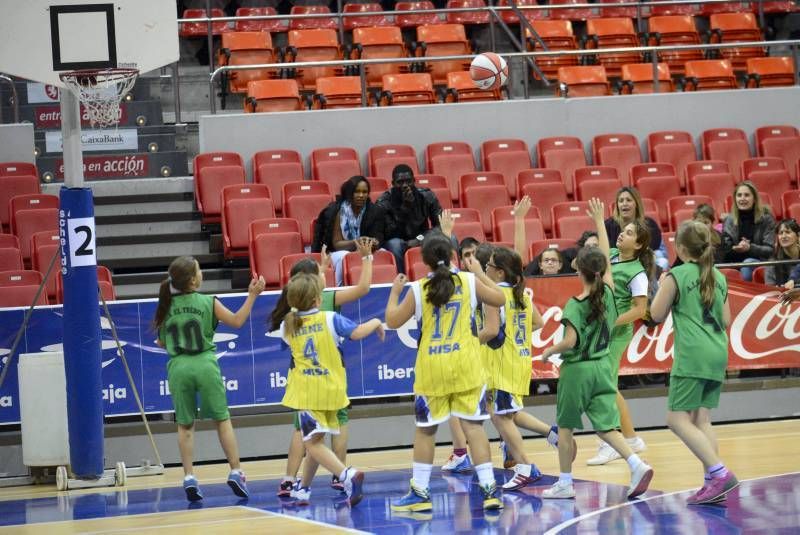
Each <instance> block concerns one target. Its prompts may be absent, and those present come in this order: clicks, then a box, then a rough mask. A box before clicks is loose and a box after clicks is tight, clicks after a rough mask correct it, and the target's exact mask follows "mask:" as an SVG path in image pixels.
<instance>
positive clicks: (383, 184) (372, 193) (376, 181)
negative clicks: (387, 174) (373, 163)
mask: <svg viewBox="0 0 800 535" xmlns="http://www.w3.org/2000/svg"><path fill="white" fill-rule="evenodd" d="M366 179H367V182H369V198H370V200H371V201H372V202H376V201H377V200H378V197H380V196H381V195H382V194H383V192H385V191H387V190H388V189H389V188H390V187H391V183H390V182H389V179H388V178H381V177H376V176H368V177H366Z"/></svg>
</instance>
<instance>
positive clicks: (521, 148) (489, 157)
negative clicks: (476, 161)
mask: <svg viewBox="0 0 800 535" xmlns="http://www.w3.org/2000/svg"><path fill="white" fill-rule="evenodd" d="M481 163H482V165H483V169H484V171H497V172H499V173H502V174H503V177H504V179H505V183H506V187H507V189H508V195H509V196H510V197H513V196H514V195H516V193H517V184H516V180H517V174H519V172H520V171H523V170H525V169H530V168H531V167H532V165H533V162H532V161H531V154H530V150H529V149H528V144H527V143H525V142H524V141H523V140H521V139H492V140H489V141H484V142H483V143H482V144H481Z"/></svg>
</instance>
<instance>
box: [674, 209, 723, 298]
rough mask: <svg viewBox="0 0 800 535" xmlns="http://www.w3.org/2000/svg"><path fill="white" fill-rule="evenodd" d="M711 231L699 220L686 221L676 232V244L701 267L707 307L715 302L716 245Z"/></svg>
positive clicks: (701, 286)
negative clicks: (714, 245) (712, 243)
mask: <svg viewBox="0 0 800 535" xmlns="http://www.w3.org/2000/svg"><path fill="white" fill-rule="evenodd" d="M710 235H711V231H710V230H709V229H708V227H707V226H706V225H704V224H703V223H700V222H699V221H694V220H691V221H684V222H683V223H681V226H680V227H678V232H677V233H676V234H675V244H676V245H680V246H681V247H683V248H684V249H685V250H686V252H687V253H688V255H689V257H690V258H691V259H692V260H694V261H695V262H696V263H697V267H699V268H700V300H701V301H702V302H703V306H704V307H705V308H711V306H712V305H713V304H714V288H715V286H716V284H717V281H716V280H715V279H714V247H713V245H711V239H710Z"/></svg>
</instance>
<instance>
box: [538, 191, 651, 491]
mask: <svg viewBox="0 0 800 535" xmlns="http://www.w3.org/2000/svg"><path fill="white" fill-rule="evenodd" d="M589 206H590V208H589V211H588V214H589V215H590V216H591V217H592V219H594V221H595V222H596V223H597V224H598V238H599V241H600V245H599V246H598V247H584V248H583V249H581V250H580V252H579V253H578V258H577V267H578V272H579V273H580V277H581V282H582V283H583V291H582V292H581V293H580V294H579V295H577V296H576V297H573V298H571V299H570V300H569V301H568V302H567V304H566V305H565V306H564V311H563V314H562V319H561V323H562V324H563V325H564V336H563V338H562V340H561V341H560V342H558V343H557V344H555V345H553V346H551V347H548V348H547V349H546V350H545V352H544V354H543V355H542V361H543V362H547V361H548V360H549V359H550V357H551V356H553V355H556V354H560V355H561V366H560V368H559V379H558V399H557V400H556V423H557V424H558V463H559V467H560V469H561V474H560V476H559V478H558V481H557V482H556V483H555V484H554V485H553V486H552V487H550V488H549V489H547V490H545V491H544V492H543V493H542V498H574V497H575V489H574V487H573V484H572V460H573V451H572V450H573V448H574V445H573V441H572V434H573V430H574V429H582V428H583V422H582V416H583V414H584V413H585V414H586V416H587V417H588V418H589V421H590V422H591V423H592V427H593V428H594V429H595V431H597V433H598V435H600V438H601V439H603V441H605V442H607V443H608V444H609V445H610V447H611V448H613V449H614V450H615V451H616V452H617V453H618V454H619V455H620V456H621V457H624V458H625V460H626V461H627V462H628V466H629V467H630V469H631V484H630V488H629V489H628V497H629V498H633V497H635V496H639V495H640V494H642V493H643V492H645V491H646V490H647V487H648V485H649V484H650V480H651V479H652V478H653V469H652V468H651V467H650V466H649V465H648V464H647V463H645V462H644V461H643V460H642V459H640V458H639V456H638V455H637V454H636V453H634V452H633V451H631V448H630V446H628V443H627V442H626V441H625V440H624V439H623V437H622V435H621V434H620V433H619V431H617V430H616V428H617V427H618V426H619V411H618V410H617V406H616V403H615V401H614V398H615V395H616V390H617V388H616V381H615V380H614V379H613V377H612V374H611V363H610V362H609V361H610V360H611V359H610V355H609V349H608V348H609V339H610V337H611V330H612V328H613V327H614V322H615V320H616V319H617V306H616V304H615V302H614V290H613V289H614V279H613V278H612V277H611V271H610V270H609V269H608V261H607V260H606V258H607V255H608V235H607V234H606V229H605V226H604V225H603V203H601V202H600V201H599V200H598V199H592V200H591V201H590V205H589Z"/></svg>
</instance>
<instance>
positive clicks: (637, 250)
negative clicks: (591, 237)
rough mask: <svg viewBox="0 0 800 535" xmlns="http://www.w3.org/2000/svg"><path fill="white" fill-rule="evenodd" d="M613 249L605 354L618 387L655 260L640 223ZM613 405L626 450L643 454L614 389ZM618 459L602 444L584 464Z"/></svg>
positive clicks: (626, 228) (629, 228)
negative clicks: (613, 307)
mask: <svg viewBox="0 0 800 535" xmlns="http://www.w3.org/2000/svg"><path fill="white" fill-rule="evenodd" d="M598 232H599V229H598ZM615 245H616V247H615V248H612V249H611V250H610V251H609V261H610V262H611V274H612V276H613V277H614V299H615V301H616V303H617V310H618V311H619V317H618V318H617V321H616V323H615V324H614V329H613V330H612V331H611V341H610V343H609V346H608V351H609V353H610V354H611V361H610V362H611V373H612V378H613V380H614V383H615V384H617V382H618V380H619V365H620V361H621V360H622V354H623V353H624V351H625V348H626V347H628V344H629V343H630V341H631V339H632V338H633V324H634V322H635V321H636V320H638V319H641V318H643V317H644V316H645V313H646V312H647V295H648V289H649V286H650V276H651V275H652V273H653V270H654V266H655V257H654V256H653V251H652V250H651V249H650V233H649V231H648V229H647V225H646V224H645V223H644V222H643V221H642V220H639V219H634V220H633V221H632V222H631V223H628V224H627V225H625V226H624V227H623V228H622V232H620V233H619V236H618V237H617V242H616V244H615ZM616 403H617V409H619V416H620V428H621V430H622V435H623V436H624V437H625V440H626V441H627V442H628V446H630V447H631V449H632V450H633V451H635V452H637V453H639V452H641V451H644V450H645V449H647V446H646V445H645V443H644V441H643V440H642V439H641V438H639V437H638V436H636V430H635V429H634V427H633V419H632V418H631V415H630V411H629V410H628V404H627V403H626V402H625V398H623V397H622V394H620V392H619V389H617V395H616ZM619 458H620V456H619V453H617V452H616V451H614V449H613V448H611V447H610V446H609V445H608V444H607V443H605V442H603V443H601V445H600V448H599V449H598V451H597V455H595V456H594V457H592V458H591V459H589V460H588V461H586V464H589V465H601V464H606V463H608V462H610V461H613V460H615V459H619Z"/></svg>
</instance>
